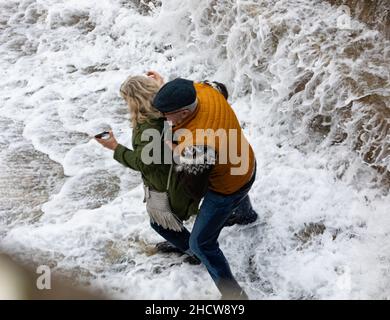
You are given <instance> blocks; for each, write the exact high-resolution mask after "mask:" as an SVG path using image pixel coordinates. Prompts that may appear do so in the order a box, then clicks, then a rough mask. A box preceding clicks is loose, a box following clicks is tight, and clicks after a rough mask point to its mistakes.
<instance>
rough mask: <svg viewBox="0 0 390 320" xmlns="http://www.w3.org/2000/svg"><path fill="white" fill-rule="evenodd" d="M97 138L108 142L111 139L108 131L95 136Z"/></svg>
mask: <svg viewBox="0 0 390 320" xmlns="http://www.w3.org/2000/svg"><path fill="white" fill-rule="evenodd" d="M95 138H98V139H103V140H107V139H109V138H110V133H109V132H108V131H103V132H101V133H98V134H97V135H95Z"/></svg>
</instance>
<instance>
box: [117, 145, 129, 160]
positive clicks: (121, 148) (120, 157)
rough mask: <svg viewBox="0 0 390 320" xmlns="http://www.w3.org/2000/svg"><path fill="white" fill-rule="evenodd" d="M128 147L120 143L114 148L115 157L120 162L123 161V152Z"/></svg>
mask: <svg viewBox="0 0 390 320" xmlns="http://www.w3.org/2000/svg"><path fill="white" fill-rule="evenodd" d="M126 150H127V148H126V147H125V146H123V145H121V144H118V146H117V147H116V148H115V150H114V159H115V160H116V161H119V162H121V163H122V162H123V154H124V153H125V151H126Z"/></svg>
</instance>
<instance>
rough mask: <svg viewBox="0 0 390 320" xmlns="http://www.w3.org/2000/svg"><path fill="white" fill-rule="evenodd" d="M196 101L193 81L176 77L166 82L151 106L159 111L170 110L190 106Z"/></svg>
mask: <svg viewBox="0 0 390 320" xmlns="http://www.w3.org/2000/svg"><path fill="white" fill-rule="evenodd" d="M195 102H196V91H195V88H194V82H193V81H191V80H186V79H182V78H177V79H175V80H172V81H170V82H167V83H166V84H165V85H164V86H163V87H162V88H161V89H160V91H159V92H157V94H156V96H155V97H154V100H153V106H154V107H155V108H156V109H158V110H159V111H161V112H172V111H176V110H178V109H181V108H185V107H191V106H193V104H194V103H195Z"/></svg>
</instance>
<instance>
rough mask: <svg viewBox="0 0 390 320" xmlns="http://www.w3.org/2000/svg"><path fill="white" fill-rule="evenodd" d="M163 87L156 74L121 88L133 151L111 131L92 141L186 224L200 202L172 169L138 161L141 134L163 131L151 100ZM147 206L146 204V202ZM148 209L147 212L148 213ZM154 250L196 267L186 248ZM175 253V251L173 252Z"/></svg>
mask: <svg viewBox="0 0 390 320" xmlns="http://www.w3.org/2000/svg"><path fill="white" fill-rule="evenodd" d="M163 83H164V81H163V79H162V78H161V76H160V75H159V74H158V73H156V72H153V71H150V72H148V73H147V76H133V77H129V78H127V79H126V81H125V82H124V83H123V84H122V85H121V88H120V94H121V96H122V98H123V99H124V100H125V101H126V103H127V105H128V108H129V111H130V115H131V123H132V127H133V136H132V145H133V150H130V149H128V148H126V147H125V146H123V145H121V144H119V143H118V142H117V141H116V139H115V137H114V135H113V133H112V132H111V131H110V137H109V139H98V138H95V139H96V140H97V141H98V142H99V143H100V144H102V145H103V146H104V147H106V148H108V149H111V150H113V151H114V159H115V160H117V161H118V162H120V163H121V164H123V165H124V166H126V167H129V168H131V169H133V170H136V171H140V172H141V174H142V179H143V182H144V185H145V187H146V191H147V192H149V191H148V190H154V191H156V193H157V194H158V195H164V194H163V193H166V194H167V196H168V197H167V199H168V201H169V204H168V206H170V210H171V212H172V213H173V215H174V218H177V221H178V222H179V224H181V222H182V221H184V220H187V219H188V218H189V217H190V216H191V215H194V214H197V212H198V206H199V202H200V199H196V198H194V197H193V196H192V195H189V194H188V193H187V192H186V191H185V188H184V187H183V185H182V183H181V182H180V179H178V175H177V173H176V172H175V171H174V170H172V165H170V164H158V163H151V164H145V163H144V161H142V159H141V156H142V151H143V149H144V148H145V146H146V145H148V144H149V142H150V141H143V140H142V139H141V136H142V133H143V132H144V131H145V130H150V129H154V130H158V132H159V133H160V134H161V133H162V132H163V129H164V119H163V118H162V115H161V113H160V112H159V111H157V110H156V109H154V108H153V106H152V101H153V98H154V96H155V95H156V93H157V92H158V91H159V89H160V87H161V86H162V85H163ZM157 143H160V144H161V145H160V148H156V150H158V149H160V150H164V148H167V146H166V144H165V143H164V141H163V139H160V140H159V141H158V142H157ZM147 192H146V194H147ZM151 192H152V191H151ZM148 205H149V203H148V201H147V206H148ZM156 208H158V206H155V208H154V209H156ZM149 209H150V208H148V212H149V211H150V210H149ZM149 214H150V212H149ZM158 214H159V212H157V213H156V216H154V215H151V226H152V228H153V229H155V230H156V231H157V232H158V233H159V234H160V235H163V236H164V230H165V229H166V228H167V227H166V226H165V228H164V222H165V220H163V221H161V220H158ZM153 217H154V218H155V219H153ZM156 221H158V222H160V223H157V222H156ZM173 222H175V221H173ZM171 242H174V240H171ZM157 248H158V249H159V250H161V251H164V252H172V251H175V249H176V248H178V249H179V250H180V251H182V252H186V253H187V254H189V255H190V257H189V258H187V259H186V260H187V262H190V263H199V261H198V260H197V258H196V257H195V256H193V255H192V254H191V252H190V251H189V250H188V248H187V247H186V248H181V247H180V244H175V243H173V246H172V245H170V244H169V243H168V242H163V243H161V244H158V245H157ZM174 248H175V249H174ZM176 251H178V250H177V249H176Z"/></svg>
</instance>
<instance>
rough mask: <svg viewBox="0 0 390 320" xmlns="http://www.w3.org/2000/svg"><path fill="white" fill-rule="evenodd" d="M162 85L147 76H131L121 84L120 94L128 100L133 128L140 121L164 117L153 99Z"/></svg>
mask: <svg viewBox="0 0 390 320" xmlns="http://www.w3.org/2000/svg"><path fill="white" fill-rule="evenodd" d="M159 89H160V87H159V86H158V84H157V83H156V82H155V81H154V80H152V79H150V78H148V77H146V76H130V77H128V78H127V79H126V80H125V81H124V82H123V83H122V85H121V88H120V90H119V91H120V94H121V96H122V98H123V99H125V101H126V102H127V105H128V107H129V111H130V117H131V125H132V127H133V128H135V127H136V126H137V124H138V123H144V122H146V121H148V120H151V119H158V118H160V117H162V114H161V112H160V111H158V110H157V109H155V108H154V107H153V105H152V101H153V98H154V96H155V95H156V93H157V92H158V90H159Z"/></svg>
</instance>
